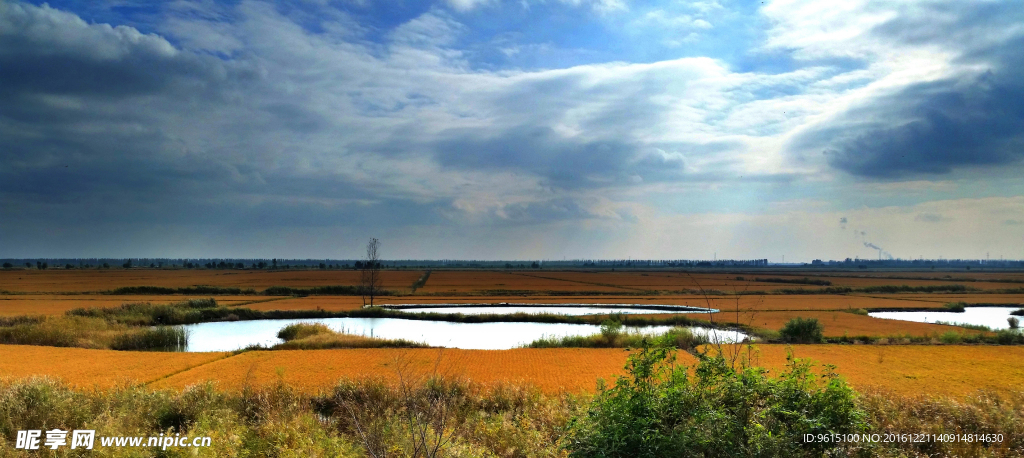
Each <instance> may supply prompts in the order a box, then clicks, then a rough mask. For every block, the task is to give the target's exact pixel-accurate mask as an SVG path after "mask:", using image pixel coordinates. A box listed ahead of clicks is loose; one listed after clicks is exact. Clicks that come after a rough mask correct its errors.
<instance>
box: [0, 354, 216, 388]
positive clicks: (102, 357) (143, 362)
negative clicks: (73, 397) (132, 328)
mask: <svg viewBox="0 0 1024 458" xmlns="http://www.w3.org/2000/svg"><path fill="white" fill-rule="evenodd" d="M229 355H230V354H229V353H166V352H136V351H114V350H87V349H83V348H63V347H40V346H34V345H0V378H4V377H13V378H22V377H31V376H36V375H47V376H52V377H57V378H60V379H62V380H64V381H66V382H68V383H69V384H71V385H74V386H78V387H83V388H88V387H94V386H95V387H101V388H107V387H111V386H115V385H117V384H120V383H126V382H130V383H146V382H151V381H154V380H157V379H160V378H161V377H166V376H168V375H171V374H175V373H179V372H182V371H186V370H188V369H190V368H193V367H196V366H200V365H202V364H206V363H209V362H211V361H215V360H218V359H221V358H224V357H226V356H229Z"/></svg>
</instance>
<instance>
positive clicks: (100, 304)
mask: <svg viewBox="0 0 1024 458" xmlns="http://www.w3.org/2000/svg"><path fill="white" fill-rule="evenodd" d="M207 297H209V296H100V295H92V294H89V295H86V294H75V295H7V296H0V316H15V315H59V314H62V313H64V312H67V311H68V310H72V309H76V308H90V307H97V308H108V307H117V306H119V305H121V304H124V303H126V302H149V303H152V304H168V303H172V302H180V301H185V300H189V299H205V298H207ZM216 299H217V303H218V304H221V305H227V306H233V305H239V304H247V303H249V302H252V301H254V300H267V299H272V298H268V297H266V296H263V297H259V296H217V298H216Z"/></svg>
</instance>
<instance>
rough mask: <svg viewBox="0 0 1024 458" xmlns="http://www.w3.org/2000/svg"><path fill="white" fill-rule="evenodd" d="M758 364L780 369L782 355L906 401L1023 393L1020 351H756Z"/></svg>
mask: <svg viewBox="0 0 1024 458" xmlns="http://www.w3.org/2000/svg"><path fill="white" fill-rule="evenodd" d="M756 349H757V352H756V355H757V357H756V358H757V359H756V360H755V361H757V363H759V364H761V365H763V366H765V367H771V368H782V367H784V366H785V363H786V352H787V350H788V349H791V350H792V352H793V355H794V356H796V357H797V358H810V359H812V360H815V361H818V362H820V363H823V364H834V365H835V366H836V372H838V373H839V374H840V375H842V376H843V377H844V378H846V380H847V381H848V382H850V384H851V385H853V387H854V388H858V389H872V390H881V391H888V392H892V393H896V394H900V395H905V396H917V395H923V394H924V395H932V396H943V395H944V396H952V397H960V396H963V395H968V394H972V393H975V392H977V391H979V390H990V391H996V392H1004V393H1005V392H1009V391H1021V389H1022V387H1024V365H1022V364H1021V361H1022V360H1024V347H1019V346H1014V347H1005V346H992V345H971V346H967V345H963V346H961V345H942V346H932V345H794V346H792V347H787V346H785V345H758V346H756Z"/></svg>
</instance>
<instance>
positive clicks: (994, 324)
mask: <svg viewBox="0 0 1024 458" xmlns="http://www.w3.org/2000/svg"><path fill="white" fill-rule="evenodd" d="M1018 309H1019V307H967V308H965V309H964V311H963V312H962V313H957V312H939V311H934V312H932V311H927V312H873V313H869V314H868V315H870V316H873V317H875V318H886V319H890V320H903V321H916V322H918V323H935V322H938V321H942V322H945V323H956V324H980V325H982V326H988V327H989V328H992V329H1009V327H1010V324H1009V322H1008V321H1007V320H1006V319H1007V318H1009V317H1010V312H1012V311H1014V310H1018Z"/></svg>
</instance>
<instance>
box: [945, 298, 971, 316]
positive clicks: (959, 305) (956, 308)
mask: <svg viewBox="0 0 1024 458" xmlns="http://www.w3.org/2000/svg"><path fill="white" fill-rule="evenodd" d="M943 307H945V308H946V311H947V312H955V313H963V311H964V308H965V307H967V303H966V302H963V301H961V302H949V303H947V304H946V305H944V306H943Z"/></svg>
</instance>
